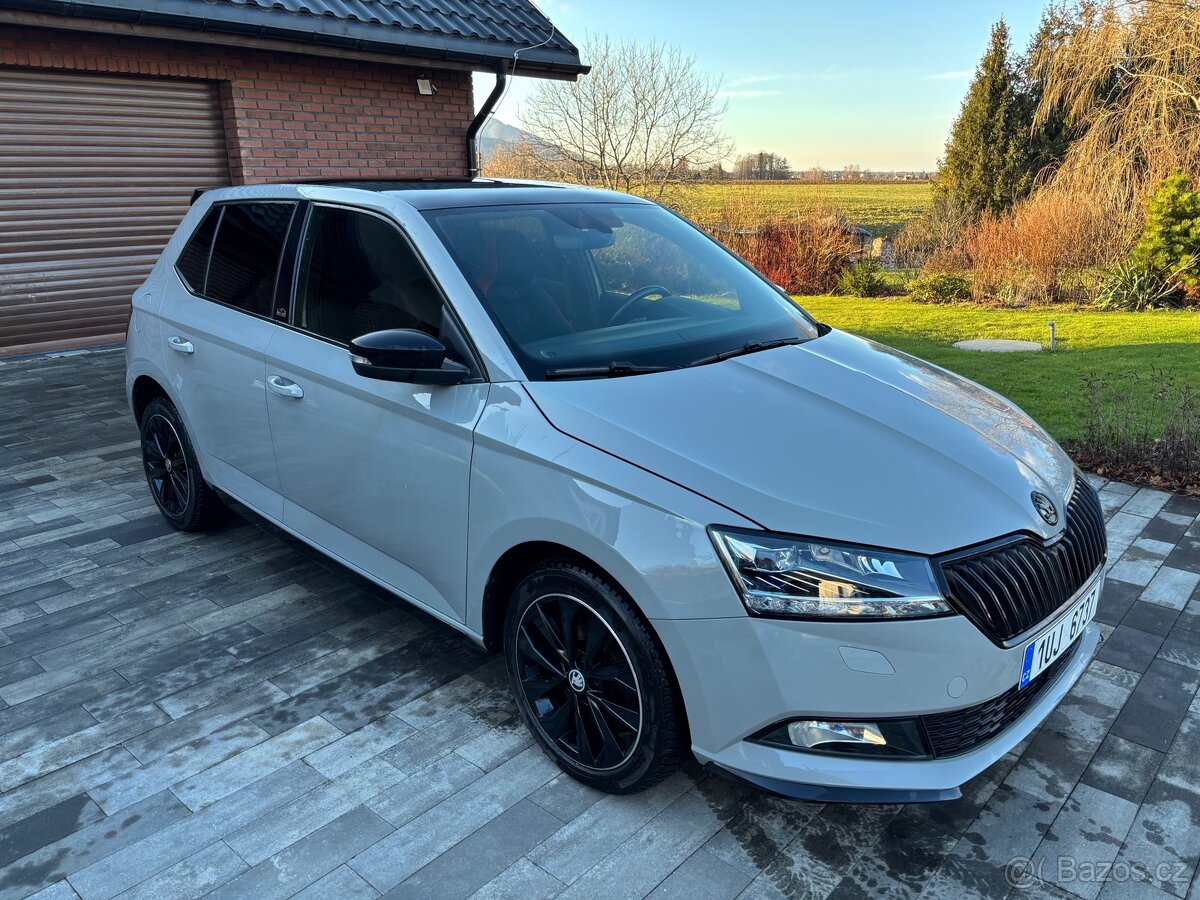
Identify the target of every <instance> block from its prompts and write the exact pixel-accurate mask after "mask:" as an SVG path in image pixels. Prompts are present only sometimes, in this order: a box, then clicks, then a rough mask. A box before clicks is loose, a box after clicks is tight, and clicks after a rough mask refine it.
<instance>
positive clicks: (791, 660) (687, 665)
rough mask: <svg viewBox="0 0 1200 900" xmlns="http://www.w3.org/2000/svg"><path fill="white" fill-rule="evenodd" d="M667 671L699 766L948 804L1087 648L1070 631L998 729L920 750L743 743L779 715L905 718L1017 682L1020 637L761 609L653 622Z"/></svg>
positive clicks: (842, 796) (862, 797) (1092, 644)
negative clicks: (778, 615)
mask: <svg viewBox="0 0 1200 900" xmlns="http://www.w3.org/2000/svg"><path fill="white" fill-rule="evenodd" d="M655 626H656V627H657V629H658V632H659V635H660V637H661V638H662V640H663V643H664V645H665V646H666V650H667V653H668V655H669V656H670V658H671V661H672V663H673V664H674V666H675V672H676V675H677V677H678V678H679V682H680V686H681V690H682V692H683V698H684V703H685V706H686V707H687V713H688V723H689V726H690V728H691V733H692V749H693V752H694V753H695V755H696V756H697V758H699V759H700V761H701V762H703V763H706V764H709V765H711V766H714V767H716V768H718V769H720V770H723V771H724V772H725V773H727V774H729V775H731V776H733V777H734V778H737V779H739V780H742V781H746V782H749V783H751V784H754V785H757V786H758V787H761V788H763V789H765V790H768V791H771V792H773V793H777V794H782V795H784V796H789V797H795V798H798V799H806V800H820V801H824V802H830V801H835V802H836V801H844V802H860V803H861V802H884V803H909V802H922V801H931V800H949V799H954V798H955V797H957V796H959V790H958V788H959V786H960V785H962V784H963V783H964V782H966V781H969V780H970V779H971V778H973V777H975V776H976V775H978V774H979V773H980V772H982V771H983V770H984V769H986V768H987V767H988V766H990V765H992V764H993V763H995V762H996V761H997V760H998V759H1000V758H1001V757H1002V756H1003V755H1004V754H1006V753H1007V752H1009V751H1010V750H1011V749H1012V748H1013V747H1014V746H1015V745H1016V744H1018V743H1019V742H1020V741H1021V740H1023V739H1024V738H1025V737H1026V736H1028V735H1029V733H1030V732H1032V731H1033V730H1034V729H1035V728H1036V727H1037V726H1038V725H1039V724H1040V723H1041V722H1042V721H1043V720H1044V719H1045V718H1046V716H1048V715H1049V714H1050V712H1051V711H1052V710H1053V709H1054V707H1055V706H1056V705H1057V704H1058V703H1059V702H1060V701H1061V700H1062V698H1063V697H1064V696H1065V695H1066V694H1067V692H1068V691H1069V690H1070V689H1071V687H1072V686H1073V685H1074V683H1075V682H1076V681H1077V680H1078V678H1079V676H1080V675H1081V674H1082V673H1083V671H1084V669H1085V668H1086V667H1087V665H1088V663H1089V662H1090V661H1091V659H1092V657H1093V655H1094V654H1095V652H1096V649H1097V647H1098V646H1099V643H1100V631H1099V628H1098V627H1097V626H1096V625H1095V624H1092V625H1090V626H1088V628H1087V629H1086V630H1085V631H1084V633H1083V634H1082V635H1081V636H1080V638H1079V639H1078V640H1077V642H1076V644H1075V646H1074V647H1072V648H1070V650H1069V651H1068V655H1067V657H1066V661H1065V662H1064V664H1063V665H1062V666H1061V668H1060V669H1059V670H1058V671H1057V673H1056V675H1055V676H1054V677H1053V679H1052V680H1049V681H1048V682H1047V684H1046V685H1045V686H1044V687H1043V688H1042V690H1041V691H1040V693H1039V694H1038V695H1037V697H1036V698H1035V699H1034V700H1033V701H1032V702H1031V703H1029V705H1028V706H1027V707H1026V708H1025V709H1024V710H1023V712H1022V713H1021V714H1020V715H1019V716H1017V717H1016V718H1015V719H1014V720H1013V721H1012V722H1011V723H1010V724H1009V725H1008V727H1006V728H1005V729H1004V730H1003V731H1001V732H999V733H998V734H996V735H994V736H993V737H991V738H990V739H988V740H985V741H984V742H982V743H980V744H978V745H977V746H974V747H972V748H971V749H969V750H967V751H965V752H963V753H960V754H957V755H953V756H947V757H939V758H933V759H919V760H917V759H890V758H880V757H863V756H851V755H836V754H828V753H820V754H819V753H806V752H803V751H797V750H790V749H784V748H780V747H774V746H768V745H765V744H760V743H756V742H754V741H751V740H748V738H749V737H750V736H752V735H755V734H757V733H758V732H759V731H761V730H762V729H764V728H766V727H768V726H770V725H773V724H775V723H778V722H780V721H782V720H785V719H791V718H820V717H828V718H837V719H866V720H871V719H876V718H897V717H915V716H922V715H931V714H936V713H943V712H948V711H952V710H958V709H963V708H966V707H971V706H974V705H976V704H979V703H982V702H984V701H988V700H991V699H993V698H995V697H997V696H998V695H1000V694H1003V693H1004V692H1005V691H1008V690H1009V689H1011V688H1012V687H1013V686H1014V685H1015V684H1017V683H1018V681H1019V679H1020V671H1021V663H1022V658H1023V653H1024V645H1022V646H1018V647H1014V648H1011V649H1004V648H1001V647H997V646H996V645H995V644H993V643H992V642H991V641H989V640H988V639H987V638H986V637H984V635H983V634H982V633H980V632H979V631H978V630H977V629H976V628H975V627H974V626H973V625H972V624H971V623H970V622H968V621H967V620H966V619H965V618H963V617H961V616H950V617H946V618H941V619H927V620H921V621H907V622H904V621H898V622H882V623H845V622H829V623H826V622H790V621H785V620H774V619H762V618H751V617H745V618H730V619H705V620H671V621H665V620H660V621H656V622H655Z"/></svg>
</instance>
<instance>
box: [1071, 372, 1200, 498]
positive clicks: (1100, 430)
mask: <svg viewBox="0 0 1200 900" xmlns="http://www.w3.org/2000/svg"><path fill="white" fill-rule="evenodd" d="M1085 388H1086V392H1085V393H1086V414H1085V416H1086V417H1085V420H1084V436H1083V438H1082V440H1080V441H1075V442H1071V445H1070V446H1069V448H1068V449H1069V450H1070V451H1071V452H1072V454H1073V455H1074V456H1075V457H1076V459H1077V461H1078V462H1079V463H1080V465H1082V466H1084V467H1086V468H1087V469H1090V470H1092V471H1096V472H1099V473H1101V474H1103V475H1107V476H1108V477H1110V478H1122V477H1125V478H1133V479H1138V480H1148V481H1151V482H1153V483H1155V484H1159V485H1161V486H1163V487H1167V488H1171V489H1174V490H1187V489H1192V490H1196V489H1198V488H1200V391H1198V390H1197V388H1196V386H1195V385H1194V384H1190V383H1189V382H1188V380H1187V379H1180V378H1178V377H1176V376H1175V375H1173V374H1172V373H1170V372H1166V371H1164V370H1162V369H1151V370H1150V371H1149V372H1139V371H1131V372H1124V373H1121V374H1120V375H1119V376H1116V377H1112V378H1109V379H1103V378H1098V377H1095V376H1093V377H1091V378H1088V379H1086V381H1085Z"/></svg>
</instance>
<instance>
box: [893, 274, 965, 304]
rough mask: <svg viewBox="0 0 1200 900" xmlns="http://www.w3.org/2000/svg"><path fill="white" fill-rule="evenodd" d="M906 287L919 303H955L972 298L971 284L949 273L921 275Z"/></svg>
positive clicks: (959, 276)
mask: <svg viewBox="0 0 1200 900" xmlns="http://www.w3.org/2000/svg"><path fill="white" fill-rule="evenodd" d="M904 287H905V290H907V291H908V292H909V293H910V294H912V298H913V299H914V300H916V301H917V302H918V303H954V302H956V301H958V300H966V299H968V298H969V297H970V296H971V282H970V281H968V280H967V279H966V278H965V277H963V276H962V275H954V274H952V273H949V272H937V273H931V274H927V275H921V277H919V278H914V279H913V280H912V281H910V282H909V283H908V284H906V285H905V286H904Z"/></svg>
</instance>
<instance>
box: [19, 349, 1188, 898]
mask: <svg viewBox="0 0 1200 900" xmlns="http://www.w3.org/2000/svg"><path fill="white" fill-rule="evenodd" d="M122 365H123V357H122V356H121V355H120V354H119V353H111V352H110V353H96V354H89V355H83V356H76V357H70V358H63V359H53V360H35V361H24V362H16V363H7V364H0V896H2V897H18V896H25V895H28V894H31V893H33V892H36V891H43V890H44V893H43V894H42V896H46V897H74V896H75V895H76V894H78V895H79V896H81V897H83V898H86V900H100V898H108V897H113V896H115V895H118V894H120V895H122V896H124V895H125V894H126V893H128V894H130V895H135V896H142V897H153V898H161V897H183V896H194V895H200V894H205V893H208V892H210V891H215V892H216V893H217V894H221V895H226V896H252V897H254V898H256V900H263V898H268V897H286V896H291V895H293V894H302V895H303V896H306V897H318V896H322V897H354V896H374V895H375V894H376V892H390V891H394V892H395V893H396V895H413V896H419V895H436V896H438V897H461V896H467V895H470V894H472V893H474V892H477V891H478V892H479V895H480V896H490V897H497V896H506V895H507V896H518V897H522V898H532V897H541V896H552V895H556V894H560V893H561V894H563V895H566V896H578V897H584V896H604V897H609V896H642V895H644V894H647V893H649V892H651V891H654V892H656V896H688V897H690V898H699V897H732V896H736V895H742V896H748V897H762V896H780V895H791V896H796V895H812V896H825V895H830V894H836V895H839V896H848V895H871V896H877V895H881V894H889V895H896V896H905V895H908V896H911V895H917V894H921V893H922V892H924V893H925V894H926V895H929V896H946V897H962V896H972V895H983V896H988V897H1002V896H1005V895H1006V894H1008V893H1009V892H1010V889H1009V886H1008V885H1007V884H1006V881H1005V875H1004V867H1005V864H1006V862H1007V861H1008V860H1009V859H1010V858H1013V857H1029V858H1032V860H1033V865H1034V866H1035V867H1037V866H1039V865H1040V871H1041V873H1042V875H1043V877H1045V878H1047V879H1049V880H1050V881H1055V882H1057V883H1058V885H1059V886H1058V887H1055V886H1053V885H1050V884H1043V885H1035V886H1033V887H1031V888H1029V889H1027V890H1026V891H1024V892H1018V893H1021V895H1022V896H1024V895H1025V894H1026V893H1028V894H1035V895H1036V894H1038V893H1047V894H1051V895H1055V896H1061V895H1062V894H1061V891H1062V890H1065V891H1069V892H1072V893H1073V894H1077V895H1080V896H1083V897H1094V896H1096V895H1097V894H1099V893H1101V891H1102V889H1103V890H1104V891H1106V892H1107V894H1106V895H1111V896H1134V892H1135V891H1139V892H1140V893H1137V894H1136V896H1166V893H1163V891H1167V892H1170V893H1172V894H1174V895H1176V896H1180V897H1185V896H1187V895H1188V891H1189V886H1190V884H1191V882H1192V881H1193V875H1194V873H1195V868H1196V862H1197V858H1198V857H1200V827H1198V825H1200V746H1198V744H1197V741H1198V739H1200V702H1196V703H1194V702H1193V700H1194V698H1195V697H1196V692H1197V685H1198V684H1200V596H1198V595H1197V590H1196V585H1197V581H1200V522H1198V521H1197V514H1198V513H1200V500H1197V499H1188V498H1182V497H1168V495H1166V494H1162V493H1159V492H1155V491H1148V490H1141V491H1135V490H1134V489H1133V488H1129V487H1126V486H1124V485H1120V484H1109V485H1106V486H1105V487H1104V490H1103V491H1102V492H1101V497H1102V498H1103V500H1104V503H1105V506H1106V508H1107V510H1108V512H1109V514H1110V515H1111V520H1110V524H1109V528H1110V533H1111V542H1112V559H1113V560H1114V563H1115V564H1114V565H1113V568H1112V571H1111V577H1110V579H1109V581H1108V585H1107V589H1106V591H1105V594H1104V600H1103V604H1102V607H1101V610H1100V613H1099V617H1100V620H1101V621H1102V622H1104V623H1105V631H1106V633H1107V634H1108V636H1109V637H1108V640H1107V641H1106V643H1105V644H1104V646H1103V648H1102V649H1101V652H1100V654H1099V657H1098V659H1097V660H1096V661H1095V662H1093V664H1092V666H1091V668H1090V670H1089V671H1088V672H1087V673H1086V675H1085V676H1084V678H1083V679H1082V680H1081V681H1080V683H1079V685H1078V687H1077V688H1076V689H1075V691H1074V692H1073V694H1072V696H1071V697H1069V698H1068V699H1067V701H1066V702H1065V703H1064V704H1063V705H1062V706H1061V707H1060V708H1059V710H1058V711H1057V712H1056V713H1055V714H1054V715H1053V716H1052V718H1051V719H1050V720H1049V722H1048V723H1047V725H1046V726H1045V727H1043V728H1042V729H1041V731H1040V732H1039V733H1038V734H1037V735H1036V736H1035V737H1034V738H1033V739H1032V740H1031V741H1030V742H1028V743H1027V744H1026V745H1025V746H1024V747H1023V748H1022V750H1023V752H1022V753H1021V754H1020V755H1019V756H1018V755H1010V756H1009V757H1007V758H1005V759H1004V760H1003V761H1001V762H1000V763H998V764H997V765H996V766H995V767H993V768H992V769H991V770H989V771H988V772H986V773H985V774H984V775H982V776H981V777H980V778H978V779H977V780H976V781H975V782H973V783H972V784H970V785H969V786H968V787H967V789H966V792H965V796H964V798H963V799H962V800H960V801H956V802H953V803H946V804H941V805H937V806H925V807H899V806H889V807H861V806H826V807H821V806H818V805H805V804H799V803H792V802H788V801H783V800H779V799H775V798H771V797H766V796H763V795H760V794H755V793H752V792H750V791H747V790H745V789H742V788H739V787H734V786H731V785H730V784H728V783H727V782H724V781H722V780H720V779H718V778H715V777H712V776H707V775H706V774H705V773H704V772H702V771H700V770H699V769H698V768H697V767H694V766H693V767H691V768H689V769H688V770H687V771H685V772H683V773H681V774H679V775H677V776H676V777H674V778H671V779H670V780H669V781H667V782H665V783H664V784H662V785H660V786H658V787H657V788H655V789H653V790H651V791H649V792H647V793H645V794H642V795H639V796H634V797H625V798H618V797H603V796H601V795H599V794H597V793H594V792H592V791H589V790H587V789H585V788H582V787H579V786H578V785H576V784H575V783H574V782H572V781H570V780H568V779H566V777H565V776H558V775H557V774H556V770H555V769H554V767H553V766H552V765H551V764H550V763H549V762H548V761H547V760H546V759H545V758H544V757H543V756H542V755H541V753H540V752H539V751H538V750H537V749H536V748H533V747H531V746H530V743H529V740H528V738H527V737H526V735H525V732H524V730H523V729H522V728H521V726H520V725H519V724H517V723H516V722H514V719H513V707H512V706H511V704H510V703H509V702H508V700H507V699H506V697H505V693H504V686H503V677H502V670H501V667H500V666H499V665H498V663H497V661H496V660H494V659H489V658H487V657H485V656H484V655H483V654H482V653H481V652H480V651H478V650H476V649H474V648H473V646H472V645H471V644H470V643H469V642H467V641H466V640H465V639H463V638H461V637H459V636H458V635H456V634H455V633H454V632H453V631H451V630H450V629H449V628H447V627H445V626H442V625H439V624H438V623H436V622H434V621H432V620H431V619H429V618H427V617H425V616H423V615H421V614H419V613H415V612H412V611H410V610H406V609H404V608H402V607H400V606H399V605H397V604H396V603H394V602H392V601H389V600H387V599H386V598H383V597H381V596H379V595H378V594H377V593H376V592H374V591H373V590H371V589H370V588H368V587H366V586H364V585H363V584H362V583H361V582H360V581H357V580H355V579H353V578H352V577H350V576H348V575H347V574H345V573H344V572H341V571H335V570H334V569H333V568H332V567H330V566H328V565H326V564H324V563H322V562H321V561H320V560H319V559H317V558H315V557H314V556H313V555H312V554H310V553H308V552H307V551H305V550H304V549H302V548H300V547H298V546H297V545H296V544H295V543H294V542H290V541H287V540H284V539H282V538H280V537H279V536H278V535H276V534H274V533H271V532H269V531H267V530H264V529H262V528H259V527H257V526H254V525H249V524H245V523H243V522H240V521H234V522H231V523H230V524H229V526H227V527H226V528H225V529H224V530H223V531H220V532H218V533H215V534H209V535H203V536H197V535H186V534H179V533H175V532H172V531H170V529H168V528H167V527H165V526H164V525H163V523H162V522H161V521H160V520H159V518H158V516H157V514H156V513H155V511H154V508H153V506H152V505H151V502H150V500H149V496H148V493H147V490H146V487H145V485H144V483H143V480H142V474H141V469H140V465H139V462H138V458H137V453H136V447H137V444H136V440H135V435H134V431H133V427H132V424H131V422H130V421H129V418H128V414H127V412H126V410H125V407H124V404H123V401H122V398H121V380H122ZM1189 598H1190V602H1189ZM1114 629H1115V630H1114ZM1060 857H1061V858H1062V861H1060V859H1059V858H1060ZM1114 863H1115V865H1111V866H1110V864H1114ZM1104 874H1109V876H1110V882H1109V883H1108V885H1107V887H1105V885H1104V884H1102V883H1101V882H1100V881H1098V880H1097V879H1098V878H1099V877H1100V876H1101V875H1104ZM1133 875H1141V876H1150V877H1151V878H1152V879H1153V880H1154V881H1155V882H1156V884H1157V886H1155V885H1154V884H1148V883H1145V881H1144V880H1143V881H1141V882H1139V883H1137V884H1130V883H1129V882H1128V881H1127V879H1128V878H1130V877H1131V876H1133ZM1112 879H1117V880H1112ZM1196 885H1197V886H1193V887H1190V890H1191V897H1192V898H1193V900H1195V898H1196V897H1197V896H1200V880H1197V881H1196Z"/></svg>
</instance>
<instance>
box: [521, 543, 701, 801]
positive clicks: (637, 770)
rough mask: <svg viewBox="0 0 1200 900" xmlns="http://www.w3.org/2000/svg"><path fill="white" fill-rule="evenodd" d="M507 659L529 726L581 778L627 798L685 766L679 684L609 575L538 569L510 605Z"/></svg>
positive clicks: (560, 565)
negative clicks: (680, 762)
mask: <svg viewBox="0 0 1200 900" xmlns="http://www.w3.org/2000/svg"><path fill="white" fill-rule="evenodd" d="M505 657H506V662H507V664H508V673H509V682H510V685H511V687H512V690H513V694H514V696H515V698H516V701H517V706H518V708H519V709H520V711H521V715H522V717H523V718H524V720H525V722H526V724H527V725H528V726H529V729H530V731H532V732H533V735H534V737H535V739H536V740H537V741H538V743H539V744H540V745H541V746H542V748H543V749H544V750H545V751H546V752H547V753H548V754H549V755H550V757H551V758H552V759H554V761H555V762H556V763H558V765H559V767H560V768H562V769H563V770H564V771H566V772H568V773H569V774H571V775H572V776H574V777H575V778H577V779H579V780H580V781H582V782H584V783H585V784H589V785H591V786H593V787H596V788H599V789H600V790H604V791H608V792H610V793H622V794H623V793H632V792H634V791H639V790H643V789H645V788H647V787H649V786H650V785H652V784H655V783H657V782H658V781H660V780H661V779H662V778H665V777H666V776H667V775H669V774H670V773H671V772H672V771H674V769H675V768H677V767H678V765H679V761H680V757H681V756H682V753H683V747H684V746H685V741H684V739H683V733H682V732H683V729H682V726H681V722H680V714H679V704H678V701H677V691H676V689H675V686H674V683H673V681H672V679H671V677H670V675H669V674H668V671H667V668H666V666H665V665H664V663H663V659H662V653H661V651H660V650H659V648H658V646H657V644H656V642H655V641H654V640H653V638H652V637H651V635H650V633H649V631H648V629H647V626H646V625H645V623H644V622H643V620H642V619H641V617H640V616H638V615H637V614H636V613H635V612H634V610H633V609H632V607H631V606H630V604H629V602H628V600H627V599H626V598H625V597H624V595H623V594H622V593H621V592H620V591H619V590H618V589H617V588H616V587H615V586H614V585H612V584H610V583H609V582H608V581H607V580H606V579H604V578H602V577H600V576H598V575H597V574H595V573H593V572H591V571H589V570H587V569H585V568H582V567H580V566H577V565H575V564H573V563H571V562H567V561H560V562H556V563H551V564H549V565H546V566H543V567H541V568H539V569H537V570H535V571H534V572H532V573H531V574H530V575H529V576H527V577H526V578H525V579H524V580H523V581H522V582H521V584H520V585H518V587H517V590H516V593H515V595H514V598H513V602H512V603H511V604H510V606H509V610H508V616H507V619H506V628H505Z"/></svg>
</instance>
